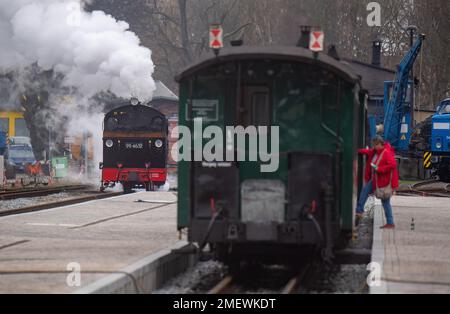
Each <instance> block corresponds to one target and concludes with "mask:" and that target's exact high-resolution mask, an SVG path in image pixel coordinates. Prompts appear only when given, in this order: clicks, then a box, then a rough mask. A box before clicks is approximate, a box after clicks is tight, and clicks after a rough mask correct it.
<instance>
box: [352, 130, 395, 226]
mask: <svg viewBox="0 0 450 314" xmlns="http://www.w3.org/2000/svg"><path fill="white" fill-rule="evenodd" d="M372 144H373V148H372V149H360V150H359V151H358V153H360V154H363V155H365V156H367V162H366V172H365V181H366V182H367V184H366V185H365V186H364V188H363V190H362V191H361V196H360V198H359V201H358V207H357V208H356V216H357V217H359V218H361V217H362V215H363V214H364V206H365V204H366V202H367V199H368V198H369V195H370V194H372V193H373V192H374V191H375V189H376V188H377V186H378V187H379V188H384V187H387V186H388V185H389V184H391V187H392V189H397V188H398V186H399V177H398V170H397V161H396V160H395V151H394V148H393V147H392V146H391V145H390V144H389V143H385V142H384V139H383V138H382V137H381V136H377V137H375V138H374V139H373V140H372ZM382 204H383V208H384V213H385V215H386V220H387V224H386V225H385V226H383V227H381V228H382V229H395V223H394V217H393V215H392V206H391V199H390V198H389V199H387V200H382Z"/></svg>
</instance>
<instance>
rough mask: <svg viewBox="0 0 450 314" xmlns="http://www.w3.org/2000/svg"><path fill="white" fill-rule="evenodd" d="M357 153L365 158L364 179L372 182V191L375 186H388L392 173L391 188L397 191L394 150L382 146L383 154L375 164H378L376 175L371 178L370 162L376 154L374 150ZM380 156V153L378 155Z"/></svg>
mask: <svg viewBox="0 0 450 314" xmlns="http://www.w3.org/2000/svg"><path fill="white" fill-rule="evenodd" d="M358 153H360V154H362V155H365V156H367V160H366V171H365V176H364V179H365V181H366V182H369V181H370V180H372V183H373V184H372V185H373V190H374V191H375V189H376V187H377V184H378V187H380V188H384V187H386V186H388V185H389V182H390V180H391V173H392V188H393V189H397V188H398V187H399V175H398V169H397V161H396V160H395V150H394V148H393V147H392V146H391V145H390V144H389V143H386V144H385V145H384V154H383V156H382V159H381V161H379V160H377V161H376V162H375V164H378V169H377V171H376V175H375V176H373V178H372V173H373V172H374V171H375V170H374V169H373V168H372V160H373V158H374V156H375V154H376V153H377V152H376V151H375V149H373V148H372V149H360V150H358ZM380 155H381V152H380V153H379V154H378V159H379V156H380Z"/></svg>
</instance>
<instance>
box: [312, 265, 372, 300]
mask: <svg viewBox="0 0 450 314" xmlns="http://www.w3.org/2000/svg"><path fill="white" fill-rule="evenodd" d="M367 275H368V272H367V270H366V265H334V266H333V267H331V268H329V269H326V270H323V273H322V274H320V275H319V278H318V279H317V280H316V281H315V283H314V285H313V286H312V287H310V288H309V290H308V293H310V294H356V293H358V294H360V293H361V294H366V293H367V287H366V278H367Z"/></svg>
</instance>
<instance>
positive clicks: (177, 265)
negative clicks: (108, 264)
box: [74, 241, 197, 294]
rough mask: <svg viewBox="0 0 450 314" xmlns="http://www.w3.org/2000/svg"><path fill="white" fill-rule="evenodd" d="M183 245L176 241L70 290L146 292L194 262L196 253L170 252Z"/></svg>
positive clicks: (118, 292) (121, 292)
mask: <svg viewBox="0 0 450 314" xmlns="http://www.w3.org/2000/svg"><path fill="white" fill-rule="evenodd" d="M187 245H188V243H187V242H184V241H180V242H178V243H176V244H175V245H173V246H171V247H168V248H166V249H163V250H161V251H159V252H156V253H154V254H151V255H149V256H147V257H145V258H143V259H141V260H140V261H138V262H136V263H134V264H131V265H129V266H127V267H125V268H124V269H122V270H120V271H118V272H117V273H116V274H111V275H107V276H106V277H104V278H101V279H99V280H97V281H95V282H93V283H91V284H89V285H87V286H86V287H83V288H80V289H78V290H77V291H75V292H74V294H150V293H152V292H153V291H154V290H156V289H158V288H160V287H161V286H162V285H164V284H165V283H166V282H167V281H168V280H170V279H172V278H173V277H175V276H177V275H179V274H180V273H182V272H183V271H185V270H186V269H188V268H190V267H192V266H194V265H195V263H196V261H197V258H196V256H194V255H187V254H176V253H174V250H180V249H183V248H185V247H186V246H187Z"/></svg>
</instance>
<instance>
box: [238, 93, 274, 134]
mask: <svg viewBox="0 0 450 314" xmlns="http://www.w3.org/2000/svg"><path fill="white" fill-rule="evenodd" d="M239 120H240V123H241V125H242V126H245V127H247V126H269V125H271V104H270V92H269V89H268V88H267V87H264V86H245V87H244V90H243V100H242V104H241V110H240V119H239Z"/></svg>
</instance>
